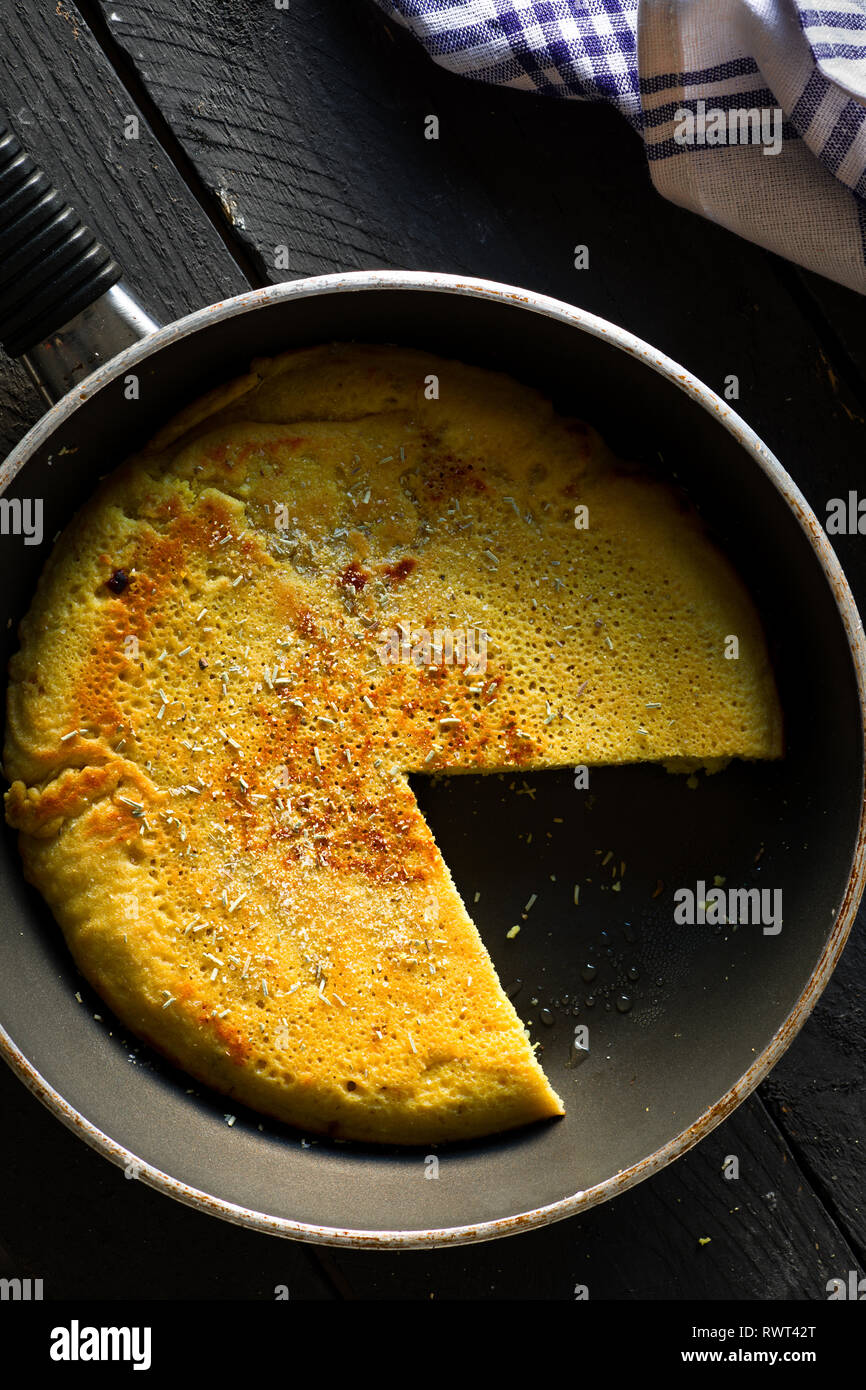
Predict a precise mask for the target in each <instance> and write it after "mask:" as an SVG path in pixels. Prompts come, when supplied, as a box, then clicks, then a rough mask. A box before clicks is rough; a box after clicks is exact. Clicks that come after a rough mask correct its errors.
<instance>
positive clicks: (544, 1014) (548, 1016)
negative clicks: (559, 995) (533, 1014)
mask: <svg viewBox="0 0 866 1390" xmlns="http://www.w3.org/2000/svg"><path fill="white" fill-rule="evenodd" d="M538 1017H539V1018H540V1019H541V1022H542V1023H543V1024H545V1025H546V1026H547V1027H548V1028H552V1027H553V1024H554V1021H555V1020H554V1017H553V1014H552V1013H551V1012H550V1009H541V1010H540V1011H539V1014H538Z"/></svg>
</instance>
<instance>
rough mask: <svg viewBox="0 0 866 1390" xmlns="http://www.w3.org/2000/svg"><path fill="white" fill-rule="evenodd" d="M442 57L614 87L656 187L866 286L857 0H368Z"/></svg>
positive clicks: (514, 78)
mask: <svg viewBox="0 0 866 1390" xmlns="http://www.w3.org/2000/svg"><path fill="white" fill-rule="evenodd" d="M377 3H378V4H379V5H380V6H381V7H382V8H383V9H384V10H385V11H386V12H387V13H388V14H390V15H391V16H392V17H394V18H395V19H397V20H398V21H400V22H401V23H402V24H404V25H406V26H407V27H408V28H409V29H410V30H411V31H412V32H413V33H414V34H415V35H416V36H417V37H418V38H419V39H420V40H421V42H422V43H423V44H424V47H425V48H426V49H427V51H428V53H429V54H430V55H431V57H432V58H434V59H435V61H436V62H437V63H441V64H442V65H443V66H444V67H447V68H449V69H451V71H452V72H457V73H462V74H464V75H466V76H468V77H475V78H479V79H480V80H482V81H484V82H494V83H499V84H501V85H503V86H507V87H518V88H521V89H523V90H525V91H530V92H542V93H545V94H547V95H551V96H559V97H573V98H577V99H581V100H585V101H599V100H604V101H609V102H612V103H613V104H614V105H615V106H617V107H618V108H619V110H620V111H621V112H622V114H623V115H624V116H625V117H627V119H628V120H629V121H631V123H632V125H634V126H635V127H636V128H637V129H638V130H639V131H640V132H641V135H642V136H643V139H644V143H645V147H646V153H647V158H648V160H649V163H650V170H651V173H652V178H653V182H654V184H655V186H656V188H657V189H658V190H659V192H661V193H663V194H664V195H665V197H667V198H670V199H672V200H673V201H674V202H675V203H679V204H681V205H682V206H683V207H686V208H690V209H691V210H692V211H694V212H698V213H701V214H702V215H703V216H705V217H710V218H712V219H713V220H714V221H716V222H719V223H721V224H722V226H725V227H728V228H729V229H730V230H731V231H734V232H737V233H739V235H740V236H744V237H748V238H749V240H751V241H754V242H757V243H758V244H759V245H761V246H766V247H767V248H768V249H769V250H771V251H776V252H778V253H779V255H782V256H787V257H788V258H789V259H790V260H792V261H796V262H797V263H798V264H800V265H803V266H806V267H808V268H809V269H810V270H817V271H819V272H820V273H821V274H822V275H827V276H830V277H831V278H832V279H834V280H838V281H839V282H840V283H841V284H843V285H849V286H851V288H852V289H855V290H859V291H860V292H861V293H866V0H831V4H830V5H828V6H821V5H820V4H817V3H809V0H377Z"/></svg>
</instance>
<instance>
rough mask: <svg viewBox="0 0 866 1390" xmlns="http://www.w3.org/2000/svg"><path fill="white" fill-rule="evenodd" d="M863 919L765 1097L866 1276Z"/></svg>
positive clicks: (865, 949) (766, 1086) (772, 1077)
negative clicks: (854, 1250)
mask: <svg viewBox="0 0 866 1390" xmlns="http://www.w3.org/2000/svg"><path fill="white" fill-rule="evenodd" d="M863 928H864V922H863V916H862V914H861V917H860V919H859V921H858V925H857V927H856V928H855V930H854V933H853V935H852V937H851V939H850V941H849V943H848V945H847V947H846V950H845V956H844V958H843V964H842V965H841V966H840V968H839V969H838V970H837V971H836V973H835V975H834V976H833V979H832V980H831V982H830V984H829V986H828V987H827V989H826V990H825V992H824V994H823V995H822V996H821V999H820V1001H819V1002H818V1005H817V1006H816V1009H815V1013H814V1015H813V1017H812V1019H810V1021H809V1023H808V1024H807V1026H806V1028H805V1029H804V1031H803V1033H802V1035H801V1037H800V1038H799V1039H798V1040H797V1042H796V1043H795V1044H794V1046H793V1047H792V1048H791V1050H790V1052H788V1053H786V1054H785V1056H784V1057H783V1058H782V1060H781V1062H780V1063H779V1065H778V1066H777V1067H775V1068H774V1069H773V1071H772V1072H771V1073H770V1076H769V1077H768V1079H767V1081H766V1082H765V1083H764V1085H763V1086H762V1087H761V1095H762V1096H763V1098H764V1100H765V1101H766V1102H767V1104H768V1106H769V1108H770V1110H771V1113H772V1114H773V1116H774V1118H775V1119H776V1120H777V1121H778V1123H779V1125H780V1126H781V1127H782V1128H783V1129H784V1131H785V1133H786V1134H787V1135H788V1136H789V1139H790V1142H791V1144H792V1145H793V1147H794V1148H795V1150H796V1153H797V1156H798V1159H799V1162H800V1164H801V1166H802V1168H803V1171H804V1172H805V1173H806V1175H807V1177H808V1179H809V1182H810V1183H811V1185H812V1187H813V1188H814V1189H815V1190H816V1192H817V1193H818V1195H819V1196H820V1198H821V1201H822V1203H823V1204H824V1206H825V1207H826V1208H827V1210H828V1211H829V1212H830V1213H831V1215H833V1216H835V1217H836V1219H838V1220H839V1221H840V1222H841V1223H842V1224H843V1225H844V1229H845V1231H846V1233H847V1234H848V1238H849V1240H851V1242H852V1244H853V1245H854V1246H855V1248H856V1249H857V1251H858V1253H859V1258H860V1266H861V1268H863V1269H866V1201H864V1197H866V1180H864V1155H863V1150H864V1147H866V1134H864V1125H863V1037H864V1031H866V931H864V929H863Z"/></svg>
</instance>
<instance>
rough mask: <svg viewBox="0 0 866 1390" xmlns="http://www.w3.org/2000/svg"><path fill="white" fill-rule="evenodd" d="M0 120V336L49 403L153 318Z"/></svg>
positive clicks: (151, 326)
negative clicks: (134, 296)
mask: <svg viewBox="0 0 866 1390" xmlns="http://www.w3.org/2000/svg"><path fill="white" fill-rule="evenodd" d="M121 274H122V272H121V269H120V266H119V265H118V264H117V261H116V260H115V259H114V257H113V256H112V255H111V253H110V252H109V251H107V250H106V249H105V247H104V246H102V245H101V244H100V242H98V241H97V239H96V237H95V236H94V235H93V233H92V232H91V231H90V229H89V228H88V227H86V226H85V225H84V224H83V223H82V222H81V220H80V218H79V217H78V216H77V214H76V213H75V212H74V211H73V210H72V208H71V207H70V206H69V204H68V203H66V202H64V200H63V198H62V197H61V196H60V194H59V193H58V192H57V190H56V189H55V188H54V186H53V185H52V183H51V181H50V180H49V179H48V178H47V176H46V175H45V174H44V173H43V171H42V170H41V169H40V168H39V166H38V165H37V164H36V163H35V161H34V160H32V159H31V158H30V156H29V155H28V154H26V153H25V151H24V150H23V149H22V147H21V144H20V142H19V140H18V137H17V136H16V135H15V134H14V132H13V131H12V130H11V129H10V128H9V125H8V124H7V122H6V121H5V120H3V118H2V117H0V343H2V344H3V346H4V348H5V349H6V351H7V352H8V353H9V355H10V356H11V357H21V358H23V361H24V365H25V366H26V367H27V369H28V371H29V372H30V375H31V376H32V377H33V379H34V381H35V382H36V384H37V386H38V387H39V389H40V391H41V392H42V394H43V396H44V397H45V398H46V399H47V400H48V402H49V403H51V402H53V401H56V400H59V398H60V397H61V396H63V395H64V394H65V393H66V392H67V391H68V390H69V389H70V387H71V386H74V385H75V384H77V382H79V381H82V380H83V379H84V378H85V377H86V376H89V375H90V373H91V372H92V371H93V370H94V369H95V368H96V367H97V366H99V365H100V363H102V362H105V361H107V360H108V359H109V358H111V357H114V356H115V354H116V353H118V352H120V351H121V350H122V349H123V348H125V347H129V345H130V344H131V343H134V342H136V341H137V340H138V339H139V338H143V337H145V336H146V335H147V334H148V333H152V332H154V330H155V329H156V328H157V327H158V324H157V323H155V322H154V320H153V319H152V318H151V317H150V316H149V315H148V314H147V313H146V312H145V311H144V309H142V307H141V306H140V305H139V304H138V303H137V302H136V300H135V299H134V298H133V296H132V295H131V294H130V293H129V291H128V290H126V289H125V288H124V287H123V286H122V285H119V284H118V281H119V280H120V277H121Z"/></svg>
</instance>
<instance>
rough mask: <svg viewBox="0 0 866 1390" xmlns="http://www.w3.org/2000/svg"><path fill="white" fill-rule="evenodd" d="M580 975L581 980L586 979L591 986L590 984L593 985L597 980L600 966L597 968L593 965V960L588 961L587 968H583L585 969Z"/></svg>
mask: <svg viewBox="0 0 866 1390" xmlns="http://www.w3.org/2000/svg"><path fill="white" fill-rule="evenodd" d="M580 974H581V978H582V979H584V980H586V983H587V984H588V985H589V984H591V983H592V981H593V980H594V979H595V977H596V975H597V974H598V966H597V965H593V963H592V961H591V960H588V961H587V962H586V965H585V966H584V967H583V969H582V970H581V972H580Z"/></svg>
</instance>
